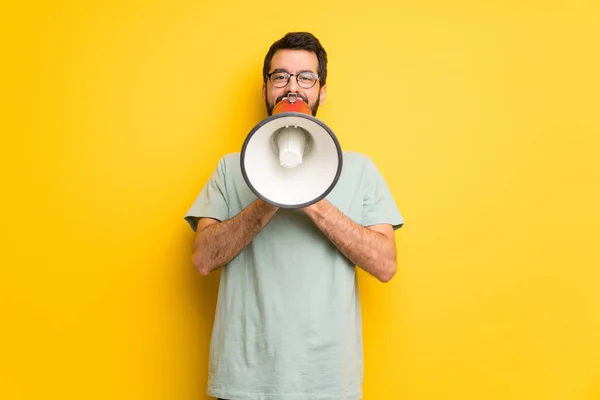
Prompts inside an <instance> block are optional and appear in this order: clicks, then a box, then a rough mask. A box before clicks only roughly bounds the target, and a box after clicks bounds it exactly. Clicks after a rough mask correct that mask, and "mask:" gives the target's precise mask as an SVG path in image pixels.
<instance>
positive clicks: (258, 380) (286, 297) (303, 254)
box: [185, 152, 404, 400]
mask: <svg viewBox="0 0 600 400" xmlns="http://www.w3.org/2000/svg"><path fill="white" fill-rule="evenodd" d="M343 156H344V159H343V169H342V173H341V175H340V178H339V180H338V182H337V184H336V186H335V188H334V189H333V190H332V191H331V192H330V193H329V194H328V195H327V197H326V199H327V200H328V201H329V202H331V203H332V204H333V205H334V206H335V207H337V208H338V209H339V210H340V211H341V212H343V213H344V214H345V215H346V216H347V217H349V218H350V219H352V220H353V221H354V222H356V223H358V224H361V225H363V226H368V225H373V224H391V225H393V227H394V229H398V228H399V227H401V226H402V225H403V223H404V221H403V218H402V216H401V215H400V213H399V211H398V209H397V208H396V205H395V203H394V200H393V199H392V196H391V193H390V191H389V189H388V187H387V185H386V183H385V181H384V179H383V177H382V176H381V174H380V173H379V171H378V170H377V168H376V167H375V165H374V164H373V162H372V161H371V159H370V158H368V157H366V156H364V155H362V154H360V153H354V152H344V155H343ZM256 200H257V197H256V196H255V195H254V193H252V191H251V190H250V189H249V188H248V186H247V185H246V183H245V181H244V179H243V177H242V173H241V168H240V154H239V153H233V154H228V155H226V156H224V157H223V158H221V159H220V160H219V163H218V166H217V168H216V170H215V171H214V173H213V174H212V176H211V177H210V179H209V181H208V182H207V183H206V185H205V186H204V188H203V189H202V191H201V192H200V194H199V195H198V197H197V199H196V200H195V202H194V203H193V205H192V207H191V208H190V210H189V211H188V212H187V214H186V215H185V219H186V221H187V222H188V223H189V224H190V226H191V227H192V229H194V230H196V224H197V221H198V218H199V217H211V218H215V219H218V220H220V221H223V220H227V219H231V218H233V217H235V216H236V215H237V214H238V213H240V212H241V211H242V210H243V209H244V208H246V207H248V206H249V205H250V204H252V203H253V202H254V201H256ZM361 327H362V325H361V311H360V301H359V293H358V285H357V278H356V270H355V266H354V265H353V264H352V263H351V262H350V261H349V260H348V259H347V258H346V257H344V256H343V255H342V254H341V253H340V252H339V251H338V250H337V248H336V247H335V246H334V245H333V244H332V243H331V242H330V241H329V240H328V239H327V237H326V236H325V235H324V234H323V233H322V232H321V231H320V230H319V229H318V227H316V226H315V225H314V224H313V222H312V221H311V220H310V219H309V218H308V217H307V216H306V215H305V214H304V212H303V211H302V210H297V209H296V210H294V209H279V210H278V211H277V212H276V213H275V215H274V216H273V218H272V219H271V220H270V221H269V223H268V224H267V225H266V226H265V227H264V228H263V229H262V230H261V231H260V232H259V233H258V234H257V235H256V236H255V237H254V239H253V240H252V241H251V243H250V244H249V245H248V246H247V247H246V248H245V249H244V250H243V251H242V252H241V253H240V254H239V255H238V256H237V257H236V258H234V259H233V260H232V261H231V262H230V263H229V264H228V265H226V266H224V267H223V269H222V272H221V282H220V287H219V294H218V302H217V310H216V315H215V321H214V326H213V333H212V339H211V346H210V362H209V376H208V394H209V395H211V396H215V397H219V398H224V399H232V400H244V399H248V400H334V399H336V400H337V399H347V400H355V399H360V398H361V397H362V380H363V353H362V333H361Z"/></svg>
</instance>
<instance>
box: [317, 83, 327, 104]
mask: <svg viewBox="0 0 600 400" xmlns="http://www.w3.org/2000/svg"><path fill="white" fill-rule="evenodd" d="M319 91H320V92H321V93H320V96H321V97H320V98H319V105H320V106H322V105H323V103H325V95H326V93H327V85H326V84H325V85H323V86H321V89H319Z"/></svg>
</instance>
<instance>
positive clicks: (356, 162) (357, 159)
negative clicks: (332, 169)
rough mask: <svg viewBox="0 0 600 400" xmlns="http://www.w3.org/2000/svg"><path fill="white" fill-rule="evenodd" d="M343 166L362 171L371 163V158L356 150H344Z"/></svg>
mask: <svg viewBox="0 0 600 400" xmlns="http://www.w3.org/2000/svg"><path fill="white" fill-rule="evenodd" d="M343 154H344V161H343V162H344V167H348V168H351V169H352V170H354V171H359V170H362V171H364V170H365V169H367V168H368V167H369V166H370V165H372V164H373V160H372V159H371V157H369V156H368V155H367V154H364V153H361V152H358V151H344V153H343Z"/></svg>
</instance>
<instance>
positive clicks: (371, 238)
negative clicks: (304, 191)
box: [304, 199, 396, 282]
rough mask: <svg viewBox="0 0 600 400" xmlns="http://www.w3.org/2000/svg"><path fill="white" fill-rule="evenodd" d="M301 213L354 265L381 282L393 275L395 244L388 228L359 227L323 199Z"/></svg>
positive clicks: (392, 234) (389, 227) (390, 229)
mask: <svg viewBox="0 0 600 400" xmlns="http://www.w3.org/2000/svg"><path fill="white" fill-rule="evenodd" d="M304 212H305V213H306V214H307V215H308V216H309V218H310V219H311V220H312V221H313V222H314V223H315V224H316V225H317V226H318V227H319V229H321V231H323V233H324V234H325V235H326V236H327V237H328V238H329V240H331V241H332V242H333V244H334V245H335V246H336V247H337V248H338V249H339V250H340V252H341V253H342V254H343V255H345V256H346V257H347V258H348V259H349V260H350V261H351V262H353V263H354V264H355V265H357V266H359V267H361V268H362V269H364V270H365V271H367V272H368V273H370V274H371V275H373V276H374V277H375V278H377V279H379V280H380V281H381V282H388V281H389V280H390V279H392V277H393V276H394V274H395V273H396V242H395V241H394V230H393V228H392V226H391V225H388V224H378V225H372V226H369V227H363V226H361V225H359V224H357V223H355V222H354V221H352V220H351V219H349V218H348V217H346V216H345V215H344V214H343V213H342V212H340V211H339V210H338V209H337V208H335V207H334V206H333V205H332V204H331V203H330V202H329V201H327V200H325V199H323V200H321V201H319V202H317V203H315V204H312V205H310V206H308V207H306V208H304Z"/></svg>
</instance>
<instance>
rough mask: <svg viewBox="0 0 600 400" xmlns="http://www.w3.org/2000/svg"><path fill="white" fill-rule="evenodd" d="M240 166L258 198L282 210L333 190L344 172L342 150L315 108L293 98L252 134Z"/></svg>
mask: <svg viewBox="0 0 600 400" xmlns="http://www.w3.org/2000/svg"><path fill="white" fill-rule="evenodd" d="M240 163H241V168H242V175H243V177H244V180H245V181H246V183H247V184H248V187H249V188H250V190H252V191H253V192H254V194H256V196H258V197H259V198H261V199H262V200H264V201H265V202H267V203H270V204H272V205H275V206H278V207H282V208H301V207H306V206H308V205H310V204H313V203H316V202H317V201H319V200H321V199H322V198H324V197H325V196H327V194H329V192H331V190H333V188H334V187H335V185H336V183H337V181H338V179H339V177H340V174H341V172H342V150H341V147H340V144H339V142H338V140H337V138H336V137H335V135H334V134H333V132H332V131H331V130H330V129H329V128H328V127H327V126H326V125H325V124H324V123H323V122H321V121H320V120H318V119H317V118H315V117H313V116H312V113H311V110H310V107H309V106H308V105H307V104H306V103H305V102H304V101H303V100H302V99H301V98H298V97H297V96H296V95H295V94H290V95H288V97H286V98H284V99H282V100H281V101H280V102H279V103H277V104H276V105H275V108H274V109H273V115H271V116H270V117H268V118H266V119H264V120H262V121H261V122H259V123H258V124H257V125H256V126H255V127H254V128H253V129H252V130H251V131H250V133H249V134H248V136H247V137H246V140H245V141H244V145H243V146H242V152H241V157H240Z"/></svg>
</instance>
